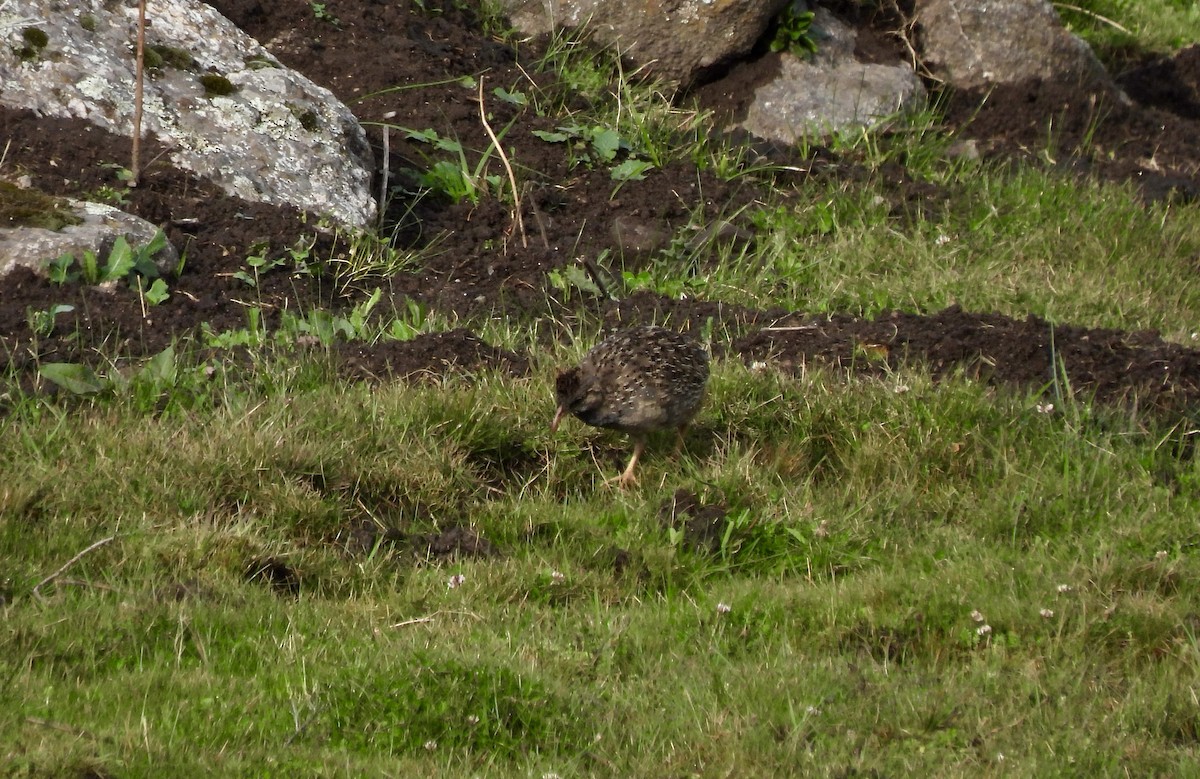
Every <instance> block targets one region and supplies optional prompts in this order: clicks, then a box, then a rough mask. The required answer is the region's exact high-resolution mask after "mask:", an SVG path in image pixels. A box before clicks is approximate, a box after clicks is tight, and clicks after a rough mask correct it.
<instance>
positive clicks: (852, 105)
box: [741, 8, 926, 143]
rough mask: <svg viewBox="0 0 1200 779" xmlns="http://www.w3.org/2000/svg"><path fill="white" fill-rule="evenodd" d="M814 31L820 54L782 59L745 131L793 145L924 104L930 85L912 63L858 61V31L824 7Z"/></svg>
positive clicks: (749, 115)
mask: <svg viewBox="0 0 1200 779" xmlns="http://www.w3.org/2000/svg"><path fill="white" fill-rule="evenodd" d="M810 31H811V35H812V38H813V40H814V42H815V43H816V45H817V52H816V54H815V55H814V56H813V57H812V58H811V59H809V60H803V59H800V58H798V57H794V56H791V55H790V54H784V55H783V59H782V67H781V72H780V74H779V75H778V76H777V77H776V78H774V79H773V80H772V81H771V82H769V83H767V84H764V85H763V86H761V87H759V88H758V89H757V90H755V93H754V100H753V101H752V102H751V103H750V106H749V108H748V110H747V114H746V118H745V119H744V120H743V121H742V123H741V127H742V128H743V129H745V130H747V131H748V132H751V133H754V134H755V135H757V136H759V137H762V138H768V139H771V140H776V141H781V142H783V143H793V142H795V141H796V140H797V139H798V138H803V137H805V136H811V135H825V134H829V133H833V132H837V131H839V130H844V129H847V128H851V127H863V126H868V127H869V126H873V125H876V124H878V123H880V122H881V121H884V120H885V119H888V118H890V117H895V116H896V115H898V114H901V113H904V112H906V111H911V110H915V109H918V108H921V107H923V106H924V105H925V102H926V94H925V87H924V86H922V84H921V80H920V79H919V78H917V75H916V73H914V72H913V69H912V66H911V65H910V64H908V63H902V62H897V63H896V64H895V65H882V64H875V63H863V62H859V61H858V60H857V59H856V58H855V56H854V41H855V35H856V33H855V32H854V30H852V29H851V28H850V27H848V26H847V25H845V24H843V23H842V22H840V21H838V20H837V19H836V18H834V17H833V15H832V14H830V13H829V12H828V11H826V10H825V9H824V8H818V9H816V12H815V17H814V19H813V23H812V26H811V28H810Z"/></svg>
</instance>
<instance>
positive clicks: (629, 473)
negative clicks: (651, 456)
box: [605, 438, 646, 489]
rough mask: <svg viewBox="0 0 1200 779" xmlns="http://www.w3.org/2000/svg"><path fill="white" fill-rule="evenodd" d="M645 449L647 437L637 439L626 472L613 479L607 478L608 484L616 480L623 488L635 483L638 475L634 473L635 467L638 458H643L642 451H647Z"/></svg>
mask: <svg viewBox="0 0 1200 779" xmlns="http://www.w3.org/2000/svg"><path fill="white" fill-rule="evenodd" d="M645 449H646V439H645V438H639V439H637V443H636V444H634V446H633V457H631V458H630V459H629V466H628V467H627V468H625V472H624V473H622V474H621V475H620V476H615V477H613V478H611V479H607V480H606V481H605V483H606V484H607V483H608V482H612V481H615V482H616V483H617V486H618V487H620V488H622V489H624V488H625V487H630V486H632V485H633V484H634V483H636V482H637V477H636V476H634V475H633V469H634V468H635V467H636V466H637V463H638V460H639V459H640V458H641V456H642V452H643V451H645Z"/></svg>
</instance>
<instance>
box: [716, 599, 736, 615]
mask: <svg viewBox="0 0 1200 779" xmlns="http://www.w3.org/2000/svg"><path fill="white" fill-rule="evenodd" d="M731 611H733V606H730V605H729V604H728V603H726V602H725V601H721V602H720V603H718V604H717V613H718V614H728V613H729V612H731Z"/></svg>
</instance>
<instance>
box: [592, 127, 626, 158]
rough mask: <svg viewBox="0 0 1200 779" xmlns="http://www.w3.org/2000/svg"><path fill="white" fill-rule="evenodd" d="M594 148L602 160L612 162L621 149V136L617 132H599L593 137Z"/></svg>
mask: <svg viewBox="0 0 1200 779" xmlns="http://www.w3.org/2000/svg"><path fill="white" fill-rule="evenodd" d="M592 148H593V149H595V150H596V154H598V155H599V156H600V158H601V159H604V160H611V159H612V158H614V157H616V156H617V152H618V151H619V150H620V148H621V136H620V135H618V134H617V132H616V131H615V130H597V131H596V132H595V133H594V134H593V135H592Z"/></svg>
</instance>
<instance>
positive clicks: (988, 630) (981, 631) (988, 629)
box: [975, 625, 992, 636]
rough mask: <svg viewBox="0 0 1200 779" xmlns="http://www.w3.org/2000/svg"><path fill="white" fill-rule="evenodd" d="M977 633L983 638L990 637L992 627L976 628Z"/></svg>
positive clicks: (982, 626)
mask: <svg viewBox="0 0 1200 779" xmlns="http://www.w3.org/2000/svg"><path fill="white" fill-rule="evenodd" d="M975 632H976V633H977V634H979V635H981V636H990V635H991V634H992V626H991V625H980V626H979V627H977V628H975Z"/></svg>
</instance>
